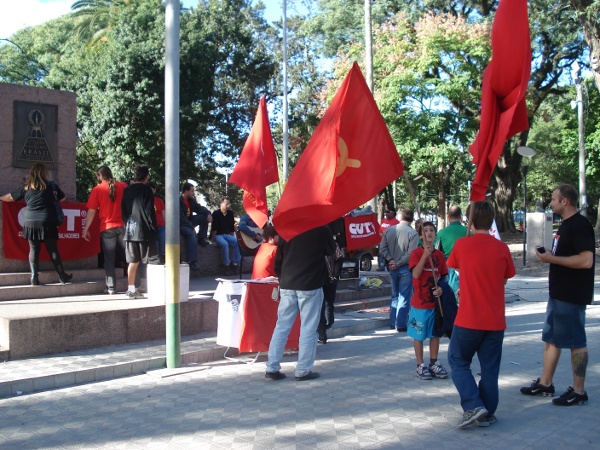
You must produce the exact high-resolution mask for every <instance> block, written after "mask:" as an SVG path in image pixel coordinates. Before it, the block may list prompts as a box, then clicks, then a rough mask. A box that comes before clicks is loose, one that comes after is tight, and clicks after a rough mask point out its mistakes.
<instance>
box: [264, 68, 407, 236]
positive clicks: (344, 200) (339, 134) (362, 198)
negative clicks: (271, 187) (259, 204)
mask: <svg viewBox="0 0 600 450" xmlns="http://www.w3.org/2000/svg"><path fill="white" fill-rule="evenodd" d="M403 170H404V167H403V165H402V161H401V160H400V156H399V155H398V151H397V150H396V146H395V145H394V141H393V140H392V137H391V136H390V133H389V131H388V129H387V127H386V125H385V122H384V120H383V117H382V116H381V113H380V112H379V109H378V108H377V104H376V103H375V100H374V99H373V95H372V94H371V91H370V90H369V88H368V86H367V83H366V82H365V79H364V77H363V75H362V73H361V71H360V69H359V67H358V64H356V62H355V63H354V64H353V66H352V69H351V70H350V72H349V73H348V75H347V76H346V79H345V80H344V82H343V83H342V85H341V86H340V88H339V90H338V91H337V93H336V95H335V97H334V99H333V101H332V102H331V105H330V107H329V109H328V110H327V112H326V113H325V115H324V116H323V119H322V120H321V122H320V123H319V125H318V126H317V129H316V130H315V132H314V134H313V136H312V137H311V139H310V141H309V143H308V145H307V146H306V149H305V150H304V152H303V153H302V155H301V156H300V159H299V160H298V163H297V164H296V167H295V168H294V170H293V171H292V174H291V175H290V178H289V181H288V183H287V186H286V188H285V190H284V191H283V195H282V196H281V200H280V201H279V204H278V205H277V208H276V209H275V214H274V216H273V224H274V225H275V228H276V229H277V233H279V234H280V235H281V236H282V237H283V238H284V239H286V240H289V239H291V238H293V237H294V236H296V235H298V234H300V233H302V232H304V231H307V230H310V229H311V228H315V227H318V226H321V225H326V224H328V223H330V222H332V221H333V220H335V219H337V218H339V217H342V216H343V215H344V214H346V213H347V212H348V211H351V210H352V209H354V208H356V207H358V206H360V205H362V204H363V203H365V202H366V201H368V200H370V199H372V198H373V197H374V196H375V195H376V194H378V193H379V192H380V191H381V190H382V189H383V188H384V187H385V186H387V185H388V184H390V183H391V182H392V181H393V180H395V179H397V178H398V177H400V176H401V175H402V171H403Z"/></svg>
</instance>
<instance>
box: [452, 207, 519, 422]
mask: <svg viewBox="0 0 600 450" xmlns="http://www.w3.org/2000/svg"><path fill="white" fill-rule="evenodd" d="M469 208H474V209H473V220H472V222H473V227H474V231H473V236H469V237H464V238H460V239H459V240H457V241H456V243H455V244H454V249H453V250H452V254H451V255H450V258H449V259H448V266H449V267H452V268H454V269H456V270H457V271H458V272H460V278H459V281H460V288H459V290H458V295H459V298H460V307H459V308H458V314H457V316H456V320H455V322H454V330H453V331H452V337H451V338H450V347H449V348H448V362H449V363H450V367H451V368H452V381H453V382H454V385H455V386H456V390H457V391H458V394H459V395H460V404H461V406H462V408H463V410H464V414H463V416H462V418H461V420H460V421H459V422H458V426H459V428H464V427H466V426H468V425H471V424H473V423H475V424H476V425H477V426H482V427H487V426H489V425H492V424H494V423H496V422H497V419H496V416H494V413H495V412H496V408H497V407H498V397H499V395H498V375H499V373H500V360H501V359H502V342H503V341H504V330H505V329H506V317H505V310H504V309H505V304H504V285H505V284H506V280H507V279H509V278H512V277H514V276H515V273H516V272H515V266H514V264H513V261H512V257H511V255H510V250H509V249H508V246H507V245H506V244H505V243H503V242H502V241H499V240H497V239H496V238H495V237H493V236H490V234H489V229H490V227H491V226H492V222H493V221H494V207H493V206H492V205H491V204H490V203H489V202H486V201H483V202H476V203H473V204H471V206H470V207H469ZM467 215H469V212H468V211H467ZM475 354H477V358H478V359H479V363H480V365H481V379H480V380H479V385H477V384H476V383H475V378H474V377H473V374H472V372H471V362H472V360H473V356H475Z"/></svg>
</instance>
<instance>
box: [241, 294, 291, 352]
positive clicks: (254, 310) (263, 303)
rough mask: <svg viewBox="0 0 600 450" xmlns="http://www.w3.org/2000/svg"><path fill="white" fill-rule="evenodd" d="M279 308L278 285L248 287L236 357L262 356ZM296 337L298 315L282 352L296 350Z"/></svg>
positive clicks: (273, 328)
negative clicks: (260, 353)
mask: <svg viewBox="0 0 600 450" xmlns="http://www.w3.org/2000/svg"><path fill="white" fill-rule="evenodd" d="M278 308H279V285H278V284H271V283H248V289H247V290H246V301H245V302H244V308H243V312H244V320H243V322H242V333H241V337H240V346H239V347H238V349H239V351H240V353H245V352H250V353H254V352H266V351H268V350H269V344H270V343H271V336H273V331H274V330H275V324H276V323H277V309H278ZM299 337H300V314H298V315H297V316H296V321H295V322H294V325H293V326H292V331H290V334H289V335H288V340H287V342H286V344H285V348H286V349H294V348H298V340H299Z"/></svg>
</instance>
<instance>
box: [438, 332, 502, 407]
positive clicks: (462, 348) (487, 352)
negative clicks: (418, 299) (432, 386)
mask: <svg viewBox="0 0 600 450" xmlns="http://www.w3.org/2000/svg"><path fill="white" fill-rule="evenodd" d="M503 341H504V330H502V331H486V330H472V329H470V328H463V327H459V326H457V325H455V326H454V330H453V331H452V337H451V338H450V346H449V348H448V363H449V364H450V367H451V368H452V381H453V382H454V386H456V390H457V391H458V395H459V396H460V405H461V406H462V408H463V410H464V411H468V410H469V409H473V408H477V407H479V406H483V407H485V409H487V410H488V412H489V413H490V414H494V413H495V412H496V408H498V375H499V373H500V361H501V359H502V342H503ZM475 354H477V358H478V359H479V365H480V366H481V379H480V380H479V385H477V384H476V383H475V378H474V377H473V373H472V372H471V362H472V361H473V356H475Z"/></svg>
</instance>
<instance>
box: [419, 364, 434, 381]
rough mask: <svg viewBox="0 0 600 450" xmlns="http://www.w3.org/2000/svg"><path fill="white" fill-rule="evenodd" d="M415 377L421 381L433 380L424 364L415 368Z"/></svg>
mask: <svg viewBox="0 0 600 450" xmlns="http://www.w3.org/2000/svg"><path fill="white" fill-rule="evenodd" d="M417 377H419V378H420V379H421V380H431V379H432V378H433V377H432V376H431V372H429V369H428V368H427V366H426V365H425V363H423V364H419V365H418V366H417Z"/></svg>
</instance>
